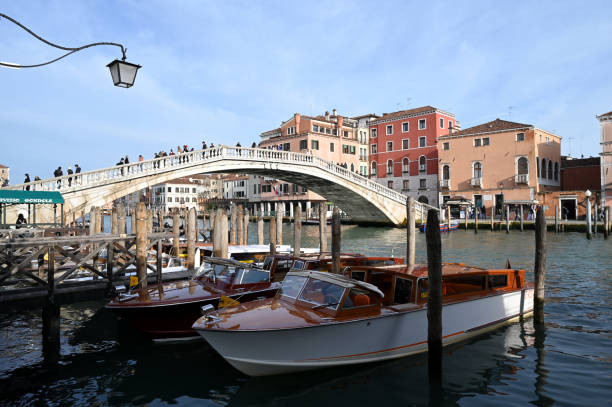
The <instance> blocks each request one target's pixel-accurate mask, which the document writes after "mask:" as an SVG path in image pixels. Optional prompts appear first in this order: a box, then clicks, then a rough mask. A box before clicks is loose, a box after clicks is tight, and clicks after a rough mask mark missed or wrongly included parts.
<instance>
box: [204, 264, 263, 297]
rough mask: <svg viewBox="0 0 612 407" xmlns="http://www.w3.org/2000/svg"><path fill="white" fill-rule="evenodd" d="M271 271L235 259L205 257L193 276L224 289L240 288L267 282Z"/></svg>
mask: <svg viewBox="0 0 612 407" xmlns="http://www.w3.org/2000/svg"><path fill="white" fill-rule="evenodd" d="M270 275H271V271H270V270H264V269H262V268H259V267H255V266H253V265H252V264H246V263H241V262H239V261H236V260H228V259H219V258H206V259H205V260H204V262H203V263H202V265H201V266H200V268H199V269H198V270H197V271H196V273H195V274H194V276H193V279H194V280H200V281H202V282H204V283H207V284H208V285H212V286H215V287H217V288H218V289H221V290H225V289H229V287H232V288H233V289H234V290H235V289H240V288H241V287H242V288H246V287H247V286H248V287H252V286H253V285H256V284H269V283H270V282H271V279H270Z"/></svg>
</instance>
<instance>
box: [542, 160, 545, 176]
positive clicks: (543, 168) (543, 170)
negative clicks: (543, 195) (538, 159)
mask: <svg viewBox="0 0 612 407" xmlns="http://www.w3.org/2000/svg"><path fill="white" fill-rule="evenodd" d="M542 178H546V158H542Z"/></svg>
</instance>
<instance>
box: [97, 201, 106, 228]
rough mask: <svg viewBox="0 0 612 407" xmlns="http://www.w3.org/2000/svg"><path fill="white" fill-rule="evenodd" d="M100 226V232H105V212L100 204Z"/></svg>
mask: <svg viewBox="0 0 612 407" xmlns="http://www.w3.org/2000/svg"><path fill="white" fill-rule="evenodd" d="M97 210H98V217H97V219H98V227H99V229H98V230H99V232H100V233H104V212H102V208H101V207H99V206H98V208H97Z"/></svg>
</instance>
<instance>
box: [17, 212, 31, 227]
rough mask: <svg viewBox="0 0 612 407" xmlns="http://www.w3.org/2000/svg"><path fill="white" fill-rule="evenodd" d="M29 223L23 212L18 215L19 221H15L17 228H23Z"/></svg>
mask: <svg viewBox="0 0 612 407" xmlns="http://www.w3.org/2000/svg"><path fill="white" fill-rule="evenodd" d="M27 223H28V221H27V220H26V218H25V217H24V216H23V213H20V214H19V215H17V222H15V227H16V228H17V229H21V228H22V227H24V226H23V225H27Z"/></svg>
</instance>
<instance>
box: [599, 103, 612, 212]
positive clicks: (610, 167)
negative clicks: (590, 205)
mask: <svg viewBox="0 0 612 407" xmlns="http://www.w3.org/2000/svg"><path fill="white" fill-rule="evenodd" d="M597 119H598V120H599V123H600V125H601V153H600V154H599V155H600V156H601V201H602V204H603V205H604V206H612V112H608V113H605V114H602V115H601V116H597Z"/></svg>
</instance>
